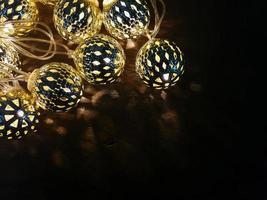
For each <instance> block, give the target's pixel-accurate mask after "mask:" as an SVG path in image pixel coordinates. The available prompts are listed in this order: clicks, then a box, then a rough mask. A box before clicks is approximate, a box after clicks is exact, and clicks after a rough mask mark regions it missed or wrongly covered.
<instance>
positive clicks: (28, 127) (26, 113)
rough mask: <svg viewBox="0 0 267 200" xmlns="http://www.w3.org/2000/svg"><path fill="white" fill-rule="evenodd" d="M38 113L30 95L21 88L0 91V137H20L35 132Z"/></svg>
mask: <svg viewBox="0 0 267 200" xmlns="http://www.w3.org/2000/svg"><path fill="white" fill-rule="evenodd" d="M39 115H40V114H39V113H38V112H37V111H36V110H35V107H34V104H33V98H32V96H30V95H28V94H27V93H26V92H24V91H23V90H20V89H19V90H17V89H15V90H11V91H9V92H7V93H5V94H3V93H0V138H1V137H2V138H5V139H9V140H12V139H21V138H22V137H24V136H26V135H29V134H32V133H34V132H36V131H37V130H36V125H37V124H38V123H39V119H38V118H39Z"/></svg>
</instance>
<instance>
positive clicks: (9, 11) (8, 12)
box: [0, 0, 39, 36]
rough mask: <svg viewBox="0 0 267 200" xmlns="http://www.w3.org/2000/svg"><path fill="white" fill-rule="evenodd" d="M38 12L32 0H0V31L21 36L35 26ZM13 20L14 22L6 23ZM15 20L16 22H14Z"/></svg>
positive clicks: (8, 34) (4, 33)
mask: <svg viewBox="0 0 267 200" xmlns="http://www.w3.org/2000/svg"><path fill="white" fill-rule="evenodd" d="M38 20H39V12H38V9H37V5H36V3H35V1H34V0H0V33H1V34H2V36H3V35H7V36H21V35H24V34H25V33H28V32H30V31H31V30H32V29H33V27H34V26H35V24H34V23H31V22H30V21H38ZM10 21H14V23H7V22H10ZM16 22H17V23H16Z"/></svg>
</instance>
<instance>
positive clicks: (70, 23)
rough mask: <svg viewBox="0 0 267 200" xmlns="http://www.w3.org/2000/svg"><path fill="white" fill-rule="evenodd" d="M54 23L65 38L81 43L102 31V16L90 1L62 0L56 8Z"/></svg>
mask: <svg viewBox="0 0 267 200" xmlns="http://www.w3.org/2000/svg"><path fill="white" fill-rule="evenodd" d="M54 23H55V27H56V29H57V31H58V32H59V34H60V35H61V36H62V37H63V38H64V39H66V40H71V41H72V42H74V43H80V42H82V41H83V40H85V39H86V38H88V37H91V36H93V35H95V34H96V33H98V32H99V31H100V29H101V25H102V17H101V12H100V9H99V8H98V7H96V6H95V5H93V4H91V3H90V2H89V1H86V0H61V1H59V2H58V3H57V4H56V6H55V8H54Z"/></svg>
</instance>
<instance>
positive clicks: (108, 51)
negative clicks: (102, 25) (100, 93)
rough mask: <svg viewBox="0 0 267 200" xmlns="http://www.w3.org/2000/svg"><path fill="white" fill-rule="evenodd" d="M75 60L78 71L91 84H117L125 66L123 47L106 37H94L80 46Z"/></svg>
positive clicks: (76, 51)
mask: <svg viewBox="0 0 267 200" xmlns="http://www.w3.org/2000/svg"><path fill="white" fill-rule="evenodd" d="M73 58H74V61H75V64H76V66H77V69H78V71H79V72H80V73H81V74H82V75H83V77H84V78H85V79H86V80H87V81H88V82H89V83H91V84H108V83H113V82H115V81H116V80H117V79H118V78H119V77H120V75H121V73H122V72H123V69H124V64H125V55H124V51H123V49H122V47H121V45H120V44H119V43H118V42H117V41H116V40H115V39H113V38H111V37H109V36H106V35H97V36H94V37H92V38H90V39H88V40H86V41H85V42H84V43H82V44H80V45H79V46H78V47H77V49H76V50H75V53H74V56H73Z"/></svg>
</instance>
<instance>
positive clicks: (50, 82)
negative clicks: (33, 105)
mask: <svg viewBox="0 0 267 200" xmlns="http://www.w3.org/2000/svg"><path fill="white" fill-rule="evenodd" d="M28 89H29V91H30V92H31V93H32V94H33V96H34V97H36V101H37V105H38V106H40V107H41V108H42V109H44V110H49V111H53V112H64V111H68V110H70V109H71V108H73V107H75V106H76V105H77V104H78V102H79V101H80V100H81V97H82V94H83V84H82V78H81V77H80V76H79V74H78V72H77V71H76V70H75V69H74V68H73V67H71V66H70V65H68V64H65V63H49V64H46V65H44V66H43V67H41V68H39V69H36V70H34V71H33V72H32V74H31V75H30V77H29V80H28Z"/></svg>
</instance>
